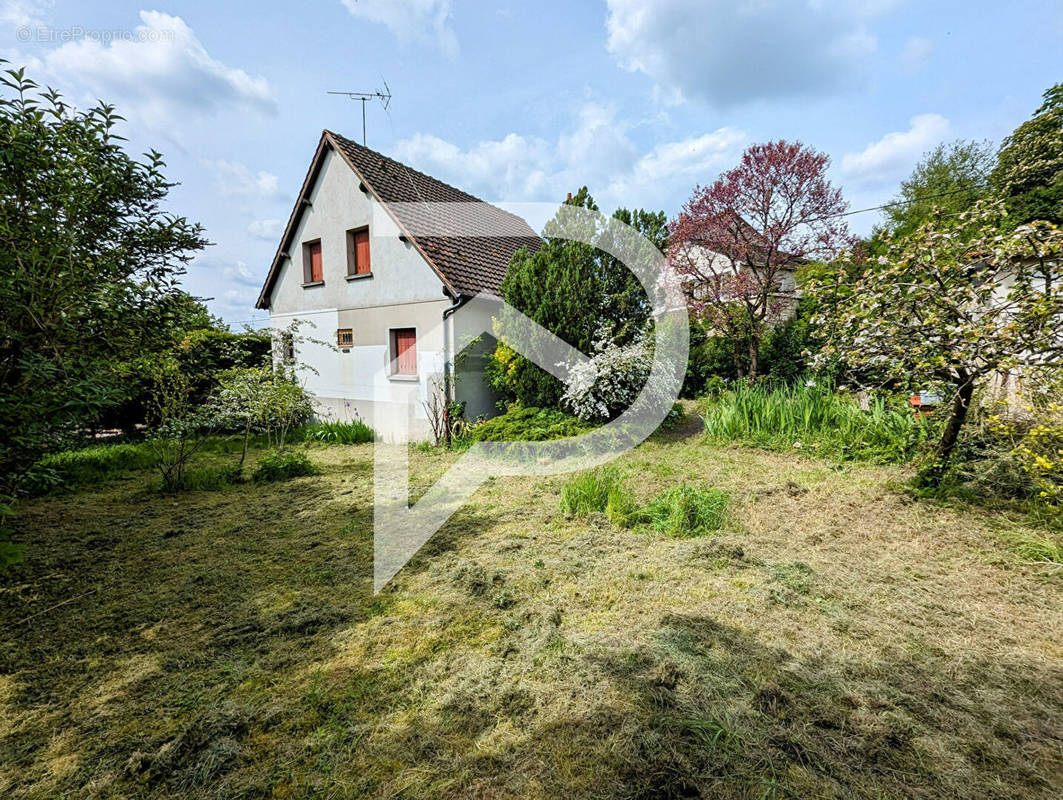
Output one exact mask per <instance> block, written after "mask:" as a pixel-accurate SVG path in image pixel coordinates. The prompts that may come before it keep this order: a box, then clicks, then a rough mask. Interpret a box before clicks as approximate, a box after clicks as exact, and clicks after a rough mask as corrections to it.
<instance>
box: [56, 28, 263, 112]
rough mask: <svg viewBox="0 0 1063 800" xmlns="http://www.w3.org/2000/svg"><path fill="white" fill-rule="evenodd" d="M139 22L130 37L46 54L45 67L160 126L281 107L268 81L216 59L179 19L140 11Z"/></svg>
mask: <svg viewBox="0 0 1063 800" xmlns="http://www.w3.org/2000/svg"><path fill="white" fill-rule="evenodd" d="M140 19H141V22H142V23H143V24H141V25H139V26H137V28H136V29H135V31H132V32H131V35H130V36H129V37H128V38H122V39H115V40H112V41H109V42H104V41H99V40H97V39H93V38H85V39H81V40H79V41H74V42H67V43H65V44H63V45H61V46H59V47H57V48H55V49H53V50H49V51H47V52H46V53H45V54H44V55H43V56H42V62H43V66H44V69H45V70H46V71H47V72H48V73H50V74H52V75H56V76H58V77H59V78H61V79H62V80H63V82H64V83H66V84H67V85H71V86H75V87H83V88H84V89H85V90H87V91H88V92H90V93H91V94H92V96H93V97H104V98H106V99H107V100H108V101H109V102H114V103H115V104H116V105H118V107H119V110H120V111H121V113H122V114H123V115H125V116H130V115H132V116H136V117H138V118H139V119H140V120H141V121H143V122H145V123H147V124H149V125H152V126H155V127H164V126H168V125H170V124H172V123H173V121H174V120H176V119H179V118H181V117H183V116H186V115H188V114H190V113H191V114H194V115H196V116H199V115H201V114H202V113H203V112H213V111H216V110H218V109H222V108H228V107H232V106H236V107H239V108H243V109H251V110H254V111H260V112H267V113H272V112H274V111H275V110H276V100H275V99H274V94H273V89H272V88H271V87H270V85H269V83H268V82H267V81H266V79H265V78H262V77H252V76H251V75H248V74H247V73H246V72H244V71H243V70H242V69H237V68H235V67H230V66H228V65H226V64H224V63H222V62H221V61H219V60H217V59H215V58H213V57H212V56H211V55H210V54H209V53H208V52H207V50H206V48H205V47H204V46H203V44H202V43H201V42H200V41H199V39H198V37H197V36H196V34H195V32H194V31H193V30H192V29H191V28H190V27H188V25H187V24H186V23H185V21H184V20H182V19H181V18H180V17H174V16H170V15H169V14H164V13H162V12H159V11H141V12H140Z"/></svg>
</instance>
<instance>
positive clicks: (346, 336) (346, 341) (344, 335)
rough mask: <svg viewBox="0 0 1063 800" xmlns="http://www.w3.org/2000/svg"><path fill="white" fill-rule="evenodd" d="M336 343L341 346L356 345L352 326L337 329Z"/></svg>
mask: <svg viewBox="0 0 1063 800" xmlns="http://www.w3.org/2000/svg"><path fill="white" fill-rule="evenodd" d="M336 344H337V345H339V346H340V347H354V331H353V330H351V329H350V328H340V329H339V330H338V331H336Z"/></svg>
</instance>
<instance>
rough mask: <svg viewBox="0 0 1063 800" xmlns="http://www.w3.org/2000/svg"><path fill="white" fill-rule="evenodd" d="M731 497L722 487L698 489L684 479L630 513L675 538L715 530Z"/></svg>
mask: <svg viewBox="0 0 1063 800" xmlns="http://www.w3.org/2000/svg"><path fill="white" fill-rule="evenodd" d="M729 503H730V497H729V496H728V494H727V492H725V491H723V490H722V489H697V488H695V487H693V486H688V485H687V484H685V483H683V484H680V485H679V486H675V487H673V488H671V489H669V490H668V491H667V492H665V493H664V494H662V495H659V496H658V497H656V498H654V500H653V501H652V502H651V503H650V504H649V505H647V506H646V507H645V508H643V509H642V510H641V511H639V512H637V514H635V515H633V516H632V521H633V522H642V523H645V524H648V525H650V526H652V527H653V528H654V529H655V530H657V531H659V532H661V533H663V534H665V535H666V536H672V537H674V538H678V539H688V538H693V537H695V536H702V535H704V534H706V533H709V532H711V531H718V530H719V529H720V528H721V527H722V526H723V522H724V520H725V519H726V517H727V506H728V504H729Z"/></svg>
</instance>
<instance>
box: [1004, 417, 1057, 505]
mask: <svg viewBox="0 0 1063 800" xmlns="http://www.w3.org/2000/svg"><path fill="white" fill-rule="evenodd" d="M1015 453H1016V455H1017V456H1018V457H1019V460H1020V463H1021V464H1022V468H1023V470H1024V471H1025V472H1026V473H1027V474H1029V476H1030V478H1031V479H1032V481H1033V483H1034V486H1035V488H1036V490H1037V496H1038V497H1039V498H1040V499H1041V500H1044V501H1046V502H1049V503H1059V502H1063V424H1060V423H1059V421H1055V422H1054V423H1050V424H1040V425H1035V426H1034V427H1032V428H1030V430H1028V431H1027V432H1026V435H1025V436H1024V437H1023V438H1022V441H1021V442H1020V443H1019V445H1018V447H1016V448H1015Z"/></svg>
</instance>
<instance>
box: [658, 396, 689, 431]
mask: <svg viewBox="0 0 1063 800" xmlns="http://www.w3.org/2000/svg"><path fill="white" fill-rule="evenodd" d="M686 415H687V412H686V409H685V408H683V404H682V403H672V407H671V408H670V409H668V414H667V416H665V418H664V420H663V421H662V422H661V425H660V429H661V430H662V431H670V430H672V428H674V427H675V426H676V425H678V424H679V423H680V422H682V421H683V420H684V419H685V418H686Z"/></svg>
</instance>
